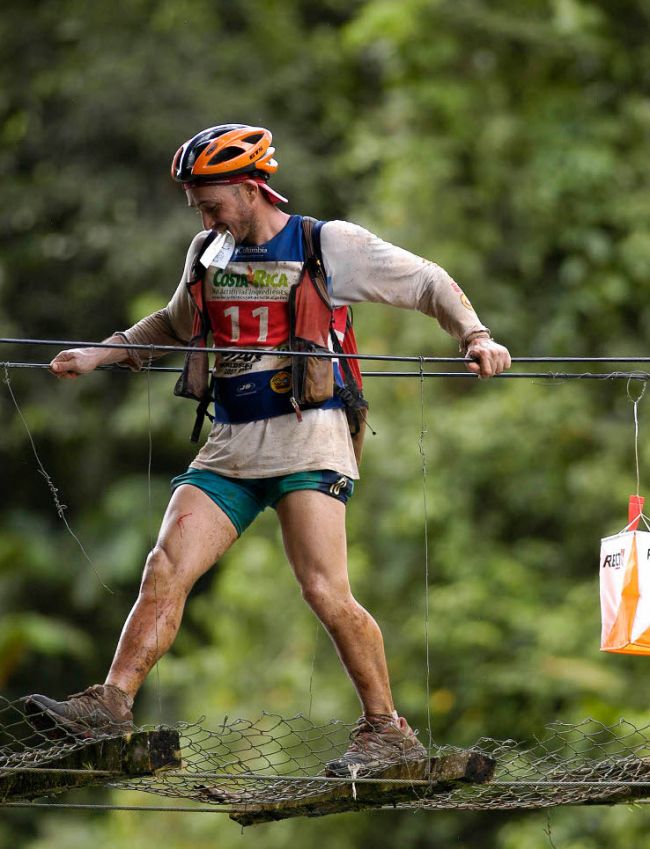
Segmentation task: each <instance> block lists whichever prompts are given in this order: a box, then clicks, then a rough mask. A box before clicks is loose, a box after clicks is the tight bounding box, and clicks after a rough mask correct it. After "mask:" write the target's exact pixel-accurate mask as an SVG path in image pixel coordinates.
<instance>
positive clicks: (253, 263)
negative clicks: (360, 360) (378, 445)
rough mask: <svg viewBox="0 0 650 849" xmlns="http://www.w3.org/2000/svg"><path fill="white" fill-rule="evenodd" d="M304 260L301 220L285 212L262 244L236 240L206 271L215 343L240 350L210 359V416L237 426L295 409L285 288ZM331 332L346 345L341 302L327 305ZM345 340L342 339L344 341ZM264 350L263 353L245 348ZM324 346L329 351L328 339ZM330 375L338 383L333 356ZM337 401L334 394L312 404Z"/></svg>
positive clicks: (208, 310)
mask: <svg viewBox="0 0 650 849" xmlns="http://www.w3.org/2000/svg"><path fill="white" fill-rule="evenodd" d="M304 261H305V255H304V246H303V232H302V218H301V216H299V215H292V216H291V218H290V219H289V221H288V222H287V224H286V226H285V227H284V228H283V229H282V230H281V231H280V232H279V233H278V234H277V235H276V236H274V237H273V238H272V239H271V240H270V241H268V242H266V243H264V244H263V245H239V246H238V247H237V248H236V249H235V252H234V253H233V255H232V257H231V259H230V262H229V263H228V265H227V266H226V268H224V269H220V268H214V267H210V268H209V269H208V270H207V272H206V275H205V287H204V293H205V302H204V305H203V307H204V310H205V312H206V315H207V317H208V320H209V323H210V329H211V332H212V336H213V339H214V344H215V346H216V347H228V348H237V349H241V350H240V351H238V352H237V353H232V354H222V355H220V356H219V357H217V363H216V367H215V380H214V418H215V421H218V422H224V423H231V424H238V423H242V422H250V421H256V420H258V419H267V418H273V417H275V416H282V415H287V414H289V413H294V407H293V406H292V404H291V400H290V399H291V395H292V383H291V359H292V358H291V357H288V356H286V355H283V353H282V351H283V349H284V350H287V349H288V348H289V335H290V328H289V307H288V301H289V292H290V290H291V287H292V286H294V285H295V284H296V283H298V280H299V278H300V274H301V271H302V268H303V264H304ZM330 329H331V330H333V331H334V333H335V334H336V337H337V339H338V341H339V343H340V345H341V347H342V348H343V350H346V351H349V350H350V339H346V333H347V307H337V308H335V309H334V311H333V326H332V328H326V329H325V332H326V335H327V336H330V333H329V330H330ZM346 343H347V344H346ZM247 348H248V349H250V348H253V349H263V348H264V349H268V350H269V351H271V352H272V353H271V354H269V355H262V354H251V353H247V350H246V349H247ZM329 349H330V350H334V348H333V345H332V341H331V339H330V343H329ZM333 365H334V381H335V383H336V385H337V386H341V387H342V386H343V385H344V381H343V379H342V376H341V372H340V366H339V362H338V360H334V363H333ZM308 406H318V407H320V408H321V409H327V408H334V407H343V406H344V404H343V401H342V400H341V398H340V397H339V395H338V394H337V393H334V395H333V397H332V398H331V399H329V400H327V401H325V402H323V403H321V404H318V405H308Z"/></svg>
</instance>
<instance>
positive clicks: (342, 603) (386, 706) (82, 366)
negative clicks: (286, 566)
mask: <svg viewBox="0 0 650 849" xmlns="http://www.w3.org/2000/svg"><path fill="white" fill-rule="evenodd" d="M273 154H274V148H273V147H271V134H270V132H269V131H268V130H266V129H263V128H259V127H257V128H256V127H249V126H246V125H242V124H229V125H221V126H217V127H211V128H209V129H207V130H204V131H202V132H201V133H198V134H197V135H195V136H194V137H193V138H191V139H190V140H189V141H187V142H186V143H185V144H184V145H183V146H182V147H181V148H180V150H179V151H178V153H177V154H176V157H175V158H174V162H173V166H172V176H173V177H174V179H175V180H177V181H178V182H180V183H181V184H182V185H183V188H184V189H185V192H186V196H187V200H188V204H189V205H190V207H192V208H193V209H194V210H196V211H197V212H198V214H199V216H200V218H201V223H202V226H203V231H202V232H201V233H200V234H199V235H198V236H197V237H195V239H194V240H193V242H192V244H191V246H190V249H189V252H188V255H187V260H186V264H185V270H184V273H183V278H182V280H181V283H180V285H179V287H178V289H177V290H176V292H175V294H174V295H173V297H172V299H171V301H170V302H169V304H168V305H167V307H165V308H164V309H163V310H160V311H159V312H157V313H154V314H153V315H151V316H147V317H146V318H144V319H142V320H141V321H140V322H138V323H137V324H136V325H134V326H133V327H132V328H130V329H129V330H127V331H125V332H124V333H116V334H114V335H113V336H111V337H110V339H109V340H107V341H110V342H118V343H119V342H126V343H128V344H145V345H166V344H171V345H187V344H188V342H189V341H190V340H191V339H192V338H194V340H195V341H196V339H197V338H198V337H197V327H198V328H200V326H201V321H203V324H204V325H205V324H206V323H207V324H209V330H210V331H211V334H212V338H213V339H214V342H215V345H217V346H226V347H229V348H235V349H237V348H241V349H242V350H241V355H240V354H239V353H238V352H236V353H235V354H234V355H231V354H228V355H226V356H222V357H220V358H219V359H218V361H217V365H216V368H215V373H216V379H215V382H214V390H213V391H214V402H215V404H214V409H215V420H214V423H213V426H212V429H211V432H210V435H209V437H208V440H207V442H206V443H205V445H204V446H203V447H202V448H201V450H200V451H199V453H198V455H197V457H196V458H195V460H194V461H193V462H192V464H191V465H190V468H189V469H188V470H187V472H185V473H184V474H182V475H180V476H179V477H177V478H175V479H174V480H173V481H172V487H173V495H172V498H171V501H170V503H169V506H168V508H167V511H166V513H165V516H164V519H163V522H162V527H161V529H160V534H159V536H158V540H157V542H156V545H155V547H154V549H153V551H152V552H151V553H150V555H149V557H148V559H147V562H146V565H145V569H144V575H143V578H142V585H141V588H140V593H139V596H138V599H137V601H136V603H135V605H134V607H133V609H132V611H131V613H130V615H129V617H128V619H127V621H126V624H125V625H124V629H123V631H122V635H121V637H120V640H119V644H118V646H117V651H116V653H115V657H114V660H113V663H112V665H111V668H110V671H109V673H108V676H107V678H106V681H105V683H104V684H103V685H95V686H93V687H90V688H89V689H88V690H86V691H84V692H83V693H80V694H77V695H75V696H71V697H69V698H68V699H66V700H64V701H61V702H57V701H54V700H53V699H50V698H48V697H46V696H41V695H34V696H31V697H30V698H29V699H28V700H27V703H26V706H27V709H28V712H29V714H30V716H31V720H32V722H33V723H34V724H35V725H37V726H38V727H40V728H42V729H44V730H47V731H54V732H58V733H60V731H61V730H62V729H63V730H64V731H65V732H68V733H70V734H73V735H82V736H93V735H95V734H97V733H99V732H114V733H115V732H119V731H121V730H123V729H125V728H130V727H131V725H132V714H131V707H132V704H133V699H134V697H135V695H136V693H137V692H138V690H139V688H140V686H141V685H142V683H143V681H144V680H145V678H146V676H147V674H148V673H149V671H150V670H151V668H152V667H153V666H154V664H155V663H156V662H157V661H158V659H159V658H160V657H161V656H162V655H163V654H164V653H165V652H166V651H167V650H168V649H169V647H170V646H171V644H172V642H173V640H174V638H175V636H176V633H177V631H178V628H179V626H180V622H181V617H182V613H183V608H184V604H185V600H186V598H187V596H188V594H189V592H190V590H191V588H192V586H193V585H194V583H195V581H196V580H197V579H198V578H199V577H200V576H201V575H202V574H203V573H204V572H206V571H207V570H208V569H209V568H210V567H211V566H212V565H213V564H214V563H215V562H216V561H217V560H219V558H220V557H221V556H222V555H223V554H224V552H225V551H226V550H227V549H228V548H229V547H230V546H231V545H232V544H233V542H235V540H236V539H237V537H238V536H239V535H240V534H241V533H243V531H244V530H245V528H246V527H247V526H248V525H249V524H250V523H251V522H252V520H253V519H254V518H255V516H256V515H257V514H258V513H259V512H260V511H261V510H263V509H264V508H265V507H266V506H272V507H273V508H274V509H275V510H276V512H277V514H278V518H279V520H280V525H281V528H282V535H283V540H284V546H285V550H286V554H287V557H288V560H289V562H290V564H291V566H292V568H293V570H294V573H295V575H296V578H297V580H298V583H299V584H300V587H301V590H302V593H303V597H304V598H305V600H306V601H307V603H308V604H309V605H310V606H311V608H312V609H313V611H314V612H315V614H316V615H317V616H318V618H319V619H320V621H321V622H322V624H323V626H324V627H325V628H326V630H327V631H328V633H329V635H330V637H331V639H332V641H333V642H334V645H335V647H336V650H337V652H338V654H339V657H340V658H341V662H342V663H343V665H344V667H345V669H346V671H347V673H348V675H349V676H350V678H351V679H352V682H353V684H354V686H355V688H356V692H357V694H358V697H359V700H360V702H361V705H362V708H363V716H362V717H361V719H360V721H359V723H358V724H357V727H356V729H355V731H354V732H353V735H352V741H351V744H350V747H349V749H348V751H347V752H346V753H345V754H343V756H342V757H340V758H339V759H337V760H336V761H333V762H331V763H330V764H329V765H328V772H329V774H330V775H348V774H350V773H351V772H352V773H353V774H355V775H363V774H368V773H370V772H372V771H376V770H377V769H378V768H379V767H380V765H381V764H382V763H385V762H390V761H394V760H395V759H396V758H407V759H414V758H415V759H419V758H423V757H425V756H426V752H425V750H424V747H423V746H422V745H421V744H420V743H419V741H418V740H417V738H416V736H415V734H414V732H413V731H412V730H411V728H410V727H409V725H408V723H407V722H406V720H405V719H403V718H401V717H399V716H398V714H397V712H396V711H395V706H394V704H393V698H392V694H391V690H390V684H389V678H388V671H387V666H386V660H385V656H384V647H383V640H382V635H381V632H380V630H379V627H378V625H377V623H376V622H375V620H374V619H373V618H372V617H371V616H370V614H369V613H368V612H367V611H366V610H364V608H363V607H361V605H360V604H359V603H358V602H357V601H356V600H355V599H354V597H353V596H352V593H351V591H350V585H349V582H348V573H347V562H346V540H345V504H346V502H347V500H348V498H349V497H350V496H351V495H352V491H353V480H354V479H356V478H358V468H357V462H356V459H355V453H354V450H353V444H352V439H351V436H350V429H349V423H348V416H347V415H346V409H345V405H346V403H347V402H346V400H345V399H346V395H345V392H344V391H342V390H343V389H344V388H345V385H346V380H345V375H346V374H347V375H348V377H349V374H350V371H351V370H350V369H349V368H348V367H347V366H346V367H345V368H344V367H343V365H344V363H343V362H339V363H338V364H336V365H335V367H334V374H335V379H336V382H337V384H338V390H337V391H335V392H334V394H333V395H332V397H331V398H329V399H325V400H323V401H316V402H313V403H310V404H304V403H300V402H299V401H298V400H297V399H296V397H295V395H296V393H295V391H293V389H292V379H293V377H295V374H296V372H295V369H296V365H295V363H292V358H291V357H287V356H286V354H283V352H282V349H283V348H285V349H286V348H287V347H288V344H289V341H290V338H291V336H290V333H291V327H290V322H289V313H290V309H293V307H290V306H289V293H290V290H291V288H292V287H294V286H296V284H298V282H299V280H301V273H302V272H303V270H304V268H305V267H306V265H305V260H306V259H307V256H306V248H305V244H306V242H305V236H304V232H303V223H302V218H301V216H297V215H293V216H289V215H287V214H286V213H285V212H282V211H281V210H280V209H279V204H280V203H282V202H285V198H283V197H282V196H281V195H279V194H278V193H277V192H276V191H275V190H274V189H272V188H271V187H270V186H269V184H268V180H269V178H270V176H271V175H272V174H273V173H274V172H275V171H276V170H277V167H278V165H277V162H276V161H275V159H274V158H273ZM229 234H231V236H232V238H231V236H230V235H229ZM318 235H319V237H320V253H321V256H322V265H323V266H324V270H325V272H326V275H327V283H326V287H327V292H328V294H327V295H325V296H324V299H327V298H329V299H331V309H332V312H331V314H330V313H327V315H331V328H332V329H331V332H330V328H326V332H328V333H330V335H331V343H332V345H331V346H330V347H332V349H333V350H336V351H340V350H354V348H353V337H352V336H351V332H350V323H349V322H348V321H347V317H346V309H347V306H348V305H349V304H352V303H357V302H362V301H374V302H383V303H387V304H392V305H394V306H399V307H404V308H410V309H418V310H420V311H422V312H424V313H426V314H427V315H431V316H433V317H435V318H436V319H437V320H438V322H439V323H440V324H441V325H442V327H443V328H444V329H445V330H446V331H447V332H449V333H450V334H452V335H453V336H454V337H455V338H456V339H457V340H458V341H459V343H460V347H461V350H462V351H463V353H464V354H466V355H468V356H469V357H471V358H472V359H473V362H472V363H469V364H468V368H469V369H470V370H471V371H473V372H474V373H477V374H479V375H480V376H481V377H484V378H487V377H491V376H492V375H494V374H499V373H500V372H501V371H503V370H504V369H505V368H507V367H509V365H510V357H509V354H508V351H507V350H506V349H505V348H503V347H502V346H501V345H498V344H497V343H496V342H494V341H493V340H492V339H491V337H490V333H489V331H488V329H487V328H486V327H485V326H484V325H483V324H481V322H480V321H479V319H478V317H477V315H476V313H475V312H474V310H473V308H472V306H471V304H470V302H469V301H468V299H467V298H466V296H465V295H464V294H463V292H462V291H461V289H460V288H459V287H458V286H457V284H456V283H455V282H454V281H453V280H452V279H451V277H449V275H448V274H447V273H446V272H445V271H444V270H443V269H441V268H440V267H439V266H437V265H435V264H433V263H430V262H427V261H425V260H423V259H420V258H419V257H416V256H414V255H413V254H410V253H408V252H406V251H404V250H402V249H400V248H396V247H394V246H393V245H389V244H387V243H385V242H383V241H381V240H380V239H378V238H377V237H376V236H373V235H372V234H371V233H368V232H367V231H366V230H363V229H362V228H360V227H358V226H356V225H353V224H349V223H346V222H342V221H332V222H326V223H325V224H324V225H322V227H321V228H320V231H319V233H318ZM207 236H209V237H210V238H212V239H213V244H212V247H211V246H210V245H208V241H209V239H207V238H206V237H207ZM228 240H230V250H228ZM206 245H207V247H206ZM224 251H226V254H227V255H226V258H225V259H224V258H223V252H224ZM217 255H221V261H219V260H218V257H217ZM201 263H203V266H201ZM206 266H207V271H206V270H205V268H206ZM316 266H317V267H318V263H316ZM197 269H198V271H197ZM198 278H200V280H199V281H198V283H199V285H197V279H198ZM201 301H205V302H204V303H201ZM328 309H329V307H328ZM292 315H293V314H292ZM294 319H295V316H293V318H292V322H293V321H294ZM292 326H293V325H292ZM203 330H204V331H205V330H206V328H205V327H204V328H203ZM201 341H203V342H204V341H205V333H203V339H202V340H201ZM346 344H347V347H346ZM247 348H248V349H265V350H266V349H268V351H269V352H271V353H270V355H269V356H263V355H261V354H254V355H253V354H247V353H246V349H247ZM192 356H193V355H192ZM200 356H201V357H202V358H203V359H205V355H200ZM148 359H149V353H148V352H147V351H144V352H143V351H141V350H140V351H139V350H137V349H133V348H121V349H99V348H80V349H73V350H69V351H63V352H62V353H60V354H59V355H58V356H56V357H55V358H54V360H53V361H52V363H51V364H50V368H51V371H52V372H53V373H54V374H55V375H57V376H58V377H62V378H75V377H77V376H78V375H81V374H86V373H88V372H91V371H92V370H93V369H95V368H96V367H97V366H99V365H103V364H107V363H123V364H126V365H128V366H129V367H131V368H133V369H138V368H141V367H142V365H143V364H145V363H146V362H147V361H148ZM319 362H322V361H319ZM303 365H304V364H303ZM292 367H293V369H294V372H293V375H292V372H291V369H292ZM347 383H348V384H349V383H350V381H349V380H348V381H347ZM348 388H350V387H349V386H348ZM330 394H331V393H330ZM353 394H354V393H353ZM348 400H349V399H348ZM348 412H349V410H348Z"/></svg>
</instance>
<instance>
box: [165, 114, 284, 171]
mask: <svg viewBox="0 0 650 849" xmlns="http://www.w3.org/2000/svg"><path fill="white" fill-rule="evenodd" d="M271 140H272V136H271V133H270V132H269V131H268V130H265V129H264V127H249V126H248V125H247V124H220V125H219V126H218V127H209V128H208V129H207V130H202V131H201V132H200V133H197V134H196V135H195V136H192V138H191V139H189V140H188V141H186V142H185V144H184V145H182V147H180V148H179V149H178V151H177V152H176V156H175V157H174V160H173V162H172V177H173V178H174V180H176V181H177V182H179V183H188V184H192V185H200V184H202V183H203V184H205V183H220V182H227V181H228V179H229V178H231V177H237V176H239V175H247V176H248V177H260V178H262V179H263V180H268V179H269V177H270V176H271V174H274V173H275V172H276V171H277V170H278V163H277V162H276V161H275V159H273V154H274V153H275V148H274V147H271Z"/></svg>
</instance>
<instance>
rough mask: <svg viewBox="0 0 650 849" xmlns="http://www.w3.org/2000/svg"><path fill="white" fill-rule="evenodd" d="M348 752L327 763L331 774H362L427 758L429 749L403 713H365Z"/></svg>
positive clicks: (353, 733)
mask: <svg viewBox="0 0 650 849" xmlns="http://www.w3.org/2000/svg"><path fill="white" fill-rule="evenodd" d="M350 739H351V741H352V742H351V743H350V745H349V746H348V750H347V752H346V753H345V754H344V755H342V756H341V757H340V758H337V759H336V760H333V761H330V762H329V763H328V764H327V765H326V766H325V775H326V776H328V777H329V778H335V777H336V778H349V777H350V776H352V777H353V778H357V777H358V778H363V777H364V776H368V775H371V774H376V773H379V772H381V771H382V770H383V769H386V768H387V767H390V766H393V765H394V764H397V763H405V762H408V763H412V762H413V761H425V760H427V758H428V754H427V750H426V749H425V748H424V746H423V745H422V743H420V741H419V740H418V738H417V737H416V736H415V732H414V731H413V729H412V728H411V727H410V725H409V724H408V722H407V721H406V720H405V719H404V717H403V716H400V717H398V716H390V715H389V714H381V715H379V716H362V717H361V719H360V720H359V721H358V722H357V724H356V727H355V729H354V731H353V732H352V734H351V735H350Z"/></svg>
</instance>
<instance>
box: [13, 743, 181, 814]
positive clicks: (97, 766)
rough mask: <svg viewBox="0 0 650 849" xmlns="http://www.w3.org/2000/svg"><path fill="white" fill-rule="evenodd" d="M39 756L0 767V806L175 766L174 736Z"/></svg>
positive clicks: (177, 754)
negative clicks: (26, 761)
mask: <svg viewBox="0 0 650 849" xmlns="http://www.w3.org/2000/svg"><path fill="white" fill-rule="evenodd" d="M39 754H40V753H39V752H36V753H35V755H34V758H33V761H32V762H31V763H29V764H27V763H20V764H15V763H8V762H5V763H4V764H2V763H0V804H1V803H2V802H7V801H10V800H11V801H13V800H16V799H35V798H37V797H39V796H50V795H52V794H54V793H61V792H63V791H64V790H70V789H72V788H74V787H86V786H88V785H91V784H103V783H105V782H107V781H111V783H112V782H119V781H120V779H126V778H133V777H134V776H143V775H153V774H154V773H155V772H157V771H158V770H162V769H173V768H179V767H180V766H181V753H180V735H179V733H178V731H174V730H173V729H170V728H161V729H158V730H157V731H136V732H134V733H133V734H125V735H124V736H122V737H107V738H106V739H103V740H95V741H93V742H90V743H88V744H87V745H84V746H82V747H80V748H78V749H75V750H74V751H72V752H69V753H68V754H65V755H62V756H61V757H58V758H54V759H50V758H48V759H45V757H41V759H40V760H39ZM43 754H45V752H43ZM21 770H23V771H21ZM59 770H60V772H59ZM85 771H87V774H84V772H85ZM97 772H100V773H103V774H100V775H97V774H94V773H97Z"/></svg>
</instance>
